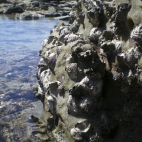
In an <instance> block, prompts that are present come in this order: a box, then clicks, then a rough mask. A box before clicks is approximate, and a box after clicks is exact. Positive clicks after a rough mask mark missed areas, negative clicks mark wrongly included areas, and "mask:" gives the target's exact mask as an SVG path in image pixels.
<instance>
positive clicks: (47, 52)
mask: <svg viewBox="0 0 142 142" xmlns="http://www.w3.org/2000/svg"><path fill="white" fill-rule="evenodd" d="M141 3H142V2H141V1H138V0H137V1H135V0H131V1H117V0H116V1H115V2H114V1H101V0H77V2H76V4H75V6H74V7H73V9H72V11H71V12H70V20H69V24H64V23H63V22H61V23H59V24H58V25H56V26H55V28H54V29H53V30H52V31H51V35H50V36H49V37H48V38H47V39H45V40H44V41H43V43H42V50H41V51H40V57H41V59H40V61H39V64H38V71H37V79H38V81H39V86H38V87H37V89H35V90H36V91H34V94H35V97H37V98H39V99H40V100H41V101H42V102H43V106H44V111H45V119H46V120H47V130H48V132H49V133H50V134H52V136H53V138H54V140H53V141H57V142H73V141H80V142H102V141H106V142H120V141H125V142H133V141H136V142H138V141H141V140H142V136H141V131H142V123H141V122H142V121H141V117H142V113H141V112H142V92H141V90H142V86H141V82H142V77H141V76H142V15H141V14H140V13H142V9H141ZM49 133H48V134H49Z"/></svg>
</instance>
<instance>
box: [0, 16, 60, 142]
mask: <svg viewBox="0 0 142 142" xmlns="http://www.w3.org/2000/svg"><path fill="white" fill-rule="evenodd" d="M58 22H59V21H58V20H51V19H45V18H44V19H40V20H37V21H18V20H14V19H13V16H10V17H7V16H2V15H1V16H0V142H3V141H22V140H24V139H22V137H24V138H28V133H29V132H27V130H28V129H30V128H28V126H30V124H29V122H28V121H29V119H30V115H31V112H32V114H34V115H39V116H42V115H43V114H42V103H41V102H40V101H38V100H37V99H36V98H34V96H33V93H32V86H33V85H35V84H36V83H37V80H36V68H37V63H38V60H39V56H38V54H39V50H40V49H41V43H42V41H43V40H44V39H45V38H47V37H48V36H49V33H50V30H51V29H53V27H54V25H55V24H57V23H58ZM15 121H16V122H15ZM21 121H22V122H21ZM17 125H18V127H17ZM27 125H28V126H27ZM21 130H23V131H24V132H22V131H21ZM7 131H8V132H7ZM15 135H16V139H15ZM17 135H18V136H17ZM17 137H20V138H17ZM3 138H4V139H5V140H2V139H3Z"/></svg>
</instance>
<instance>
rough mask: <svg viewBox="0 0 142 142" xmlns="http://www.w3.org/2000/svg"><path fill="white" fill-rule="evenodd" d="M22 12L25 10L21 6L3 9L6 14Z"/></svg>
mask: <svg viewBox="0 0 142 142" xmlns="http://www.w3.org/2000/svg"><path fill="white" fill-rule="evenodd" d="M22 12H24V10H23V9H22V7H20V6H10V7H8V8H6V9H5V10H4V11H3V13H4V14H12V13H22Z"/></svg>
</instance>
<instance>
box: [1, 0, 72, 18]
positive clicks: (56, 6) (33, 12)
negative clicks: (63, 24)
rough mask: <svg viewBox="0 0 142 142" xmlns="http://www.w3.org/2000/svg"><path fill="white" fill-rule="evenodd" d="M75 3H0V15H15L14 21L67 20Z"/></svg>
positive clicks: (29, 0) (39, 0)
mask: <svg viewBox="0 0 142 142" xmlns="http://www.w3.org/2000/svg"><path fill="white" fill-rule="evenodd" d="M74 4H75V1H50V0H24V1H16V0H15V1H12V0H2V1H0V14H16V15H15V19H20V20H37V19H39V18H41V17H58V18H59V19H62V20H66V19H69V13H70V11H71V8H72V6H73V5H74Z"/></svg>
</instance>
